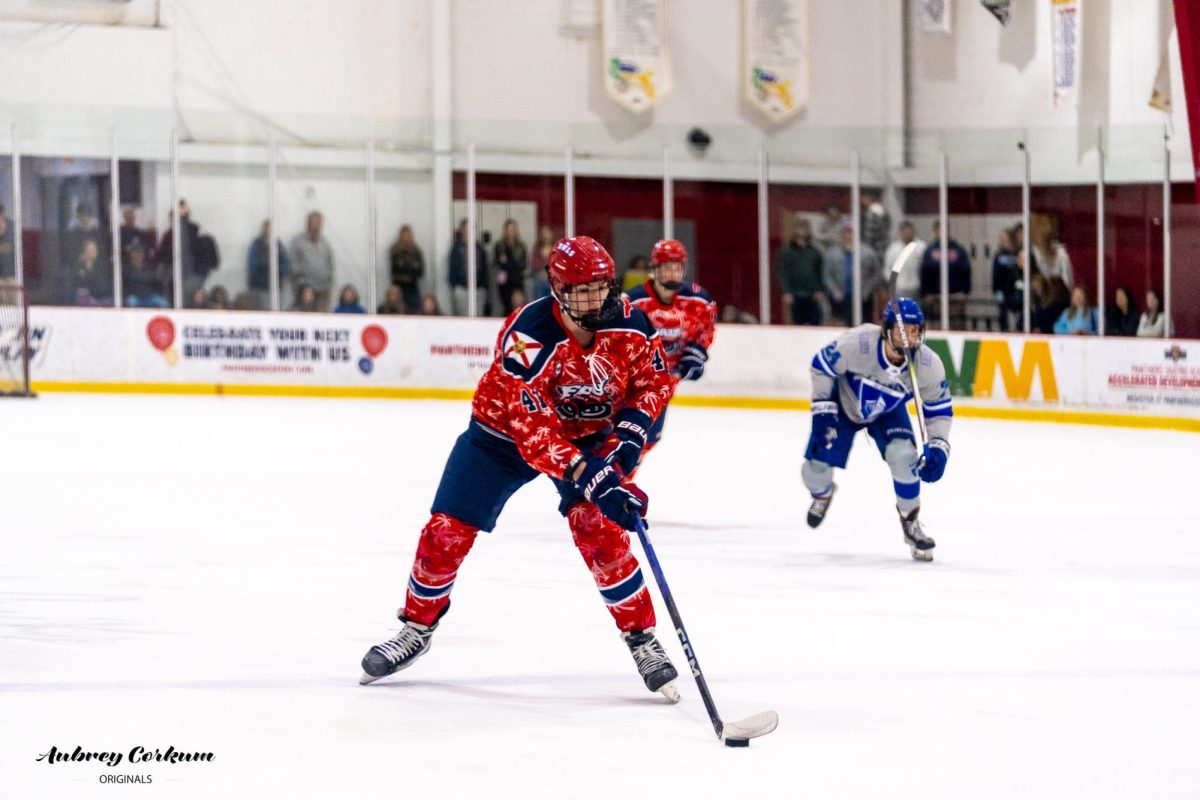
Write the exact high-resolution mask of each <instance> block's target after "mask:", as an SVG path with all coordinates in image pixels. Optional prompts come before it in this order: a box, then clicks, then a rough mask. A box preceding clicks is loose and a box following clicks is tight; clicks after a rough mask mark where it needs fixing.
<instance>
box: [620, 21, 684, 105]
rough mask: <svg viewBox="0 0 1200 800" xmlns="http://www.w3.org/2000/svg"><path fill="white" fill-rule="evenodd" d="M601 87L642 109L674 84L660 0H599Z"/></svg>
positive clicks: (652, 103)
mask: <svg viewBox="0 0 1200 800" xmlns="http://www.w3.org/2000/svg"><path fill="white" fill-rule="evenodd" d="M603 24H604V89H605V91H606V92H607V93H608V96H609V97H611V98H613V99H614V100H616V101H617V102H618V103H620V104H621V105H623V106H625V108H627V109H629V110H630V111H639V112H640V111H645V110H646V109H647V108H650V107H651V106H653V105H654V104H655V103H656V102H658V101H659V100H660V99H662V98H663V96H665V95H666V94H667V93H668V92H670V91H671V89H672V87H673V86H674V77H673V75H672V73H671V57H670V54H669V52H668V50H667V12H666V7H665V3H664V0H603Z"/></svg>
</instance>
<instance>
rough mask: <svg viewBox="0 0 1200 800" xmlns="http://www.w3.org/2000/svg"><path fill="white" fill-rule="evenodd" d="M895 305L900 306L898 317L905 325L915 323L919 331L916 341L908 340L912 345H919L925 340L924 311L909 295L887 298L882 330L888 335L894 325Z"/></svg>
mask: <svg viewBox="0 0 1200 800" xmlns="http://www.w3.org/2000/svg"><path fill="white" fill-rule="evenodd" d="M896 306H900V318H901V319H902V320H904V324H905V325H917V326H918V327H919V328H920V330H921V332H920V333H919V334H918V335H917V341H915V342H910V343H909V344H910V345H912V346H913V347H920V345H921V343H922V342H924V341H925V313H924V312H923V311H921V306H920V305H919V304H918V303H917V301H916V300H913V299H912V298H911V297H900V298H897V299H896V300H889V301H888V304H887V307H886V308H885V309H884V310H883V332H884V333H885V334H887V335H890V333H891V330H892V328H893V327H894V326H895V325H896Z"/></svg>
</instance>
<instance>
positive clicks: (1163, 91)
mask: <svg viewBox="0 0 1200 800" xmlns="http://www.w3.org/2000/svg"><path fill="white" fill-rule="evenodd" d="M1159 6H1160V7H1159V14H1160V17H1159V22H1158V28H1159V36H1158V71H1157V72H1155V73H1154V86H1153V88H1151V90H1150V101H1149V102H1150V107H1151V108H1156V109H1158V110H1159V111H1162V112H1163V113H1165V114H1170V113H1171V37H1172V36H1173V35H1174V33H1175V15H1174V14H1173V13H1172V11H1171V8H1170V5H1169V4H1163V3H1160V4H1159Z"/></svg>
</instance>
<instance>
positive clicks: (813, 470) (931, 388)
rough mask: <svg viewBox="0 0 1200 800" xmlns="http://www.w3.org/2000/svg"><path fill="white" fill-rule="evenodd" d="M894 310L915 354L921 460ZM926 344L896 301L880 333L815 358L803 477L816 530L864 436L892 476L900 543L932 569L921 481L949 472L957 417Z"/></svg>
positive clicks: (854, 336)
mask: <svg viewBox="0 0 1200 800" xmlns="http://www.w3.org/2000/svg"><path fill="white" fill-rule="evenodd" d="M897 306H899V308H900V315H899V319H900V321H901V322H902V323H903V325H904V331H905V333H906V334H907V339H908V343H909V345H910V346H911V347H912V348H914V349H915V351H916V355H915V361H914V366H915V368H916V382H917V389H918V391H920V393H921V401H922V412H923V416H924V421H925V425H926V428H927V430H928V434H929V442H928V444H926V445H925V446H924V448H923V450H924V452H921V453H918V451H917V445H916V437H915V436H914V435H913V428H912V421H911V419H910V418H909V415H908V409H907V408H906V407H905V403H906V402H907V401H908V400H909V399H911V398H912V396H913V395H912V384H911V383H910V377H909V376H910V375H911V374H912V373H911V372H910V371H909V370H908V363H907V357H908V353H907V352H906V350H905V348H904V338H903V336H902V335H901V332H900V329H899V325H897V313H896V307H897ZM924 342H925V315H924V314H923V313H921V307H920V306H919V305H917V303H916V301H914V300H912V299H911V298H908V297H901V298H900V299H899V300H898V301H896V302H893V303H889V304H888V307H887V310H886V311H885V312H884V315H883V327H882V328H881V327H880V326H879V325H872V324H867V325H860V326H859V327H857V328H852V329H851V330H849V331H847V332H846V333H844V334H842V335H841V336H839V337H838V338H837V339H835V340H834V341H832V342H831V343H830V344H829V345H828V346H827V347H825V348H824V349H822V350H821V351H819V352H818V353H817V354H816V355H815V356H813V360H812V382H813V394H812V435H811V436H810V437H809V440H808V447H807V449H806V450H805V459H806V460H805V462H804V467H803V468H802V469H801V474H802V475H803V477H804V485H805V486H807V487H808V490H809V491H810V492H811V493H812V497H813V500H812V505H811V506H810V507H809V510H808V524H809V527H812V528H815V527H817V526H818V525H820V524H821V521H822V520H824V519H825V514H826V512H827V511H828V510H829V504H830V502H831V501H832V500H833V495H834V492H836V491H837V484H835V483H834V482H833V468H834V467H838V468H841V469H845V467H846V459H847V458H848V457H849V455H850V447H851V445H852V444H853V443H854V436H855V434H856V433H858V431H860V430H862V429H863V428H866V430H867V433H868V434H870V436H871V438H872V439H874V440H875V444H876V446H878V447H879V454H880V455H881V456H883V460H884V461H886V462H887V464H888V466H889V467H890V468H891V471H892V484H893V486H894V487H895V490H896V510H897V511H898V512H900V526H901V528H902V529H903V531H904V541H905V542H906V543H907V544H908V546H909V548H910V549H911V550H912V557H913V558H915V559H917V560H918V561H932V560H933V547H934V541H933V539H931V538H930V537H928V536H926V535H925V532H924V530H922V528H921V523H920V522H919V521H918V520H917V514H918V512H919V511H920V509H921V481H925V482H926V483H933V482H934V481H937V480H939V479H940V478H941V477H942V474H943V473H944V472H945V470H946V461H947V459H948V458H949V456H950V443H949V439H950V421H951V419H952V417H953V414H954V412H953V409H952V407H951V402H950V389H949V386H948V385H947V384H946V368H945V366H943V364H942V362H941V359H939V358H938V357H937V355H936V354H935V353H934V352H933V351H932V350H930V349H929V348H928V347H926V346H925V344H924Z"/></svg>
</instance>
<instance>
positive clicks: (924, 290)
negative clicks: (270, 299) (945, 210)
mask: <svg viewBox="0 0 1200 800" xmlns="http://www.w3.org/2000/svg"><path fill="white" fill-rule="evenodd" d="M946 259H947V261H948V262H949V270H948V272H949V284H950V319H951V322H950V325H951V327H956V324H955V323H956V320H959V322H958V325H957V327H963V326H964V325H965V322H966V298H967V295H969V294H970V293H971V257H970V256H969V255H967V251H966V249H965V248H964V247H963V246H962V245H961V244H959V243H958V242H956V241H955V240H954V239H953V238H950V237H947V243H946ZM921 296H922V298H923V300H922V306H924V310H925V317H926V319H929V320H937V319H941V307H942V306H941V302H942V300H941V297H942V240H941V223H940V222H936V221H935V222H934V223H933V241H932V242H930V243H929V244H928V245H926V247H925V255H924V256H922V257H921ZM931 327H932V325H931Z"/></svg>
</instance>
